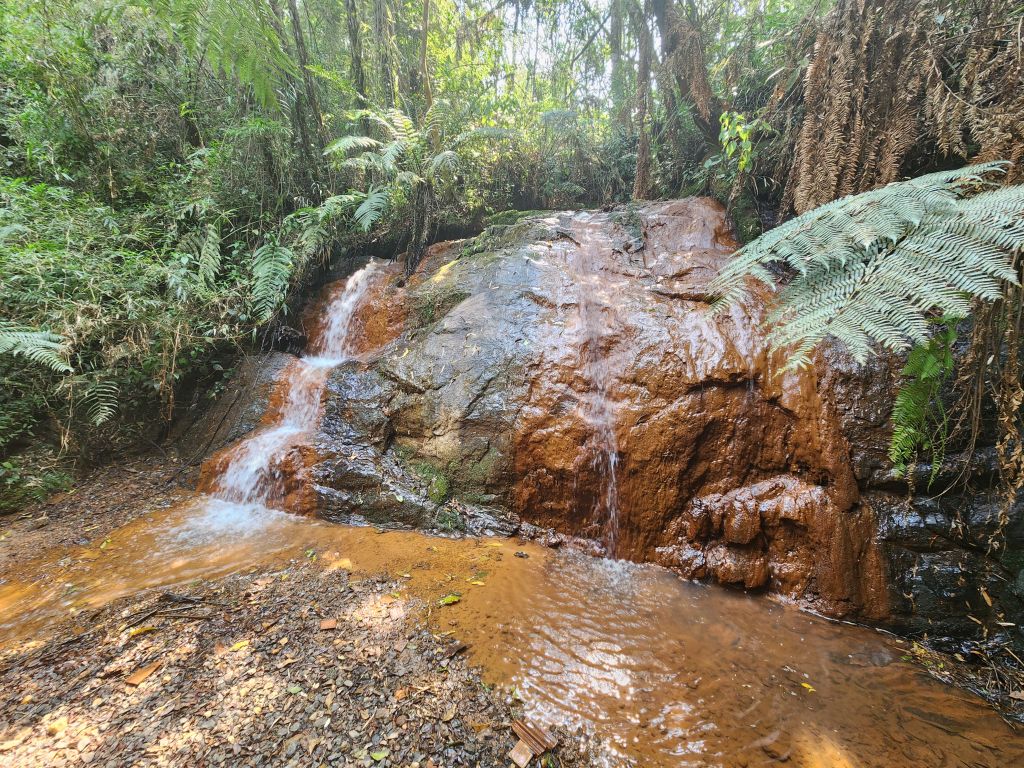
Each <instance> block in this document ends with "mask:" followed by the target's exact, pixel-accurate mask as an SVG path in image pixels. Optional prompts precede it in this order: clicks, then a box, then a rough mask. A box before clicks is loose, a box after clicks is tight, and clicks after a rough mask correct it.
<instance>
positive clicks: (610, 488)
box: [304, 199, 1024, 636]
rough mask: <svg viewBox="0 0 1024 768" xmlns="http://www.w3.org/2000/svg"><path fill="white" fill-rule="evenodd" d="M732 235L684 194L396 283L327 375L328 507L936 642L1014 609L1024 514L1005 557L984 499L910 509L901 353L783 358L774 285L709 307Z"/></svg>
mask: <svg viewBox="0 0 1024 768" xmlns="http://www.w3.org/2000/svg"><path fill="white" fill-rule="evenodd" d="M735 247H736V244H735V242H734V241H733V240H732V237H731V235H730V233H729V229H728V227H727V225H726V218H725V215H724V212H723V210H722V209H721V207H720V206H718V205H717V204H715V203H714V202H711V201H708V200H701V199H689V200H682V201H675V202H668V203H658V204H652V205H647V206H644V207H641V208H637V209H629V210H620V211H613V212H608V213H593V212H589V213H588V212H582V213H576V214H570V213H566V214H552V215H550V216H545V217H532V218H528V219H524V220H522V221H520V222H518V223H515V224H512V225H508V226H505V227H500V228H494V229H492V230H490V231H489V232H487V233H485V234H484V235H482V236H481V237H479V238H477V239H476V240H473V241H469V242H460V243H444V244H440V245H437V246H434V247H433V248H432V249H431V250H430V252H429V254H428V256H427V258H426V259H425V261H424V263H423V265H422V266H421V268H420V270H419V271H418V273H417V274H416V275H415V276H414V277H413V278H412V279H411V280H410V281H408V283H405V282H404V281H403V280H402V279H401V276H400V274H399V272H398V270H397V268H396V269H395V270H394V271H393V272H391V273H389V274H386V275H384V276H383V279H380V280H378V282H376V283H375V284H374V285H373V286H372V288H371V290H370V297H369V298H368V300H366V301H365V302H364V304H363V305H362V306H361V309H360V310H359V311H358V312H357V314H356V316H355V318H354V321H353V322H354V334H355V338H357V339H358V341H359V343H358V345H357V351H358V352H359V353H361V357H360V358H359V359H357V360H353V361H351V362H349V363H346V364H345V365H342V366H339V367H338V368H336V369H335V370H334V371H333V372H332V373H331V375H330V378H329V379H328V383H327V388H326V393H325V397H324V406H323V407H324V411H323V417H322V419H321V424H320V428H319V431H318V433H317V434H316V435H315V439H314V443H315V449H316V450H315V453H316V460H315V461H313V462H312V464H311V466H310V467H309V468H308V469H307V470H306V472H305V478H306V481H308V484H310V485H312V487H313V489H314V492H315V498H316V504H315V506H316V508H317V509H318V511H319V514H321V515H323V516H324V517H327V518H329V519H332V520H338V521H345V522H349V521H354V522H370V523H373V524H377V525H409V526H420V527H429V528H434V529H441V530H468V531H470V532H488V531H491V532H505V531H509V530H513V529H514V528H515V527H517V526H518V527H520V528H521V530H523V531H525V532H533V533H538V532H539V531H542V530H543V531H547V532H545V533H543V534H539V535H543V536H544V537H545V540H547V541H549V543H554V544H557V543H559V542H564V541H569V540H572V541H577V542H578V540H579V538H580V537H582V538H583V539H585V540H588V541H590V542H591V546H593V547H596V548H599V549H603V550H604V551H605V552H608V551H611V552H613V553H614V554H615V555H616V556H618V557H626V558H630V559H634V560H646V561H653V562H657V563H661V564H663V565H665V566H667V567H670V568H673V569H675V570H676V571H678V572H679V573H680V574H682V575H684V576H687V577H693V578H701V579H708V580H714V581H718V582H721V583H725V584H731V585H736V586H740V587H744V588H749V589H770V590H773V591H776V592H778V593H781V594H785V595H788V596H791V597H794V598H798V599H802V600H806V601H809V602H811V603H813V604H814V605H815V607H817V608H818V609H819V610H822V611H824V612H827V613H830V614H832V615H837V616H853V617H858V618H861V619H868V620H878V621H885V622H888V623H890V624H894V625H896V626H898V627H900V628H904V629H909V630H914V631H928V632H930V633H931V634H933V635H934V634H936V633H948V634H950V635H960V636H963V635H964V634H965V633H968V632H977V631H978V629H977V628H978V625H977V624H976V623H975V622H974V621H973V620H972V619H971V618H969V615H970V616H973V617H974V618H979V619H981V620H983V621H986V622H989V621H996V620H1004V621H1006V622H1014V621H1016V619H1015V618H1013V616H1015V615H1016V614H1015V613H1014V611H1017V612H1020V608H1019V606H1020V604H1021V600H1020V599H1019V598H1021V597H1024V579H1021V578H1019V577H1018V574H1019V573H1020V571H1021V568H1020V563H1017V564H1015V561H1014V555H1013V554H1012V553H1013V551H1017V552H1020V551H1024V509H1022V510H1021V511H1020V512H1018V513H1014V515H1015V516H1011V517H1012V521H1011V524H1010V525H1008V526H1004V528H1006V529H1007V533H1008V536H1009V538H1010V539H1013V540H1014V541H1017V540H1018V539H1019V540H1020V541H1018V542H1017V543H1016V544H1011V546H1010V547H1008V548H1007V550H1005V551H1004V552H1002V553H996V555H995V556H992V554H991V553H989V552H987V550H986V549H985V546H986V545H984V544H983V543H982V540H981V535H982V533H983V532H984V531H986V530H988V529H989V528H990V527H991V522H992V521H991V517H992V513H991V511H989V512H986V511H985V510H986V509H989V510H990V507H986V506H985V504H986V502H985V501H984V499H980V500H979V499H973V498H972V499H966V498H949V499H947V500H945V501H935V502H934V503H933V502H932V501H931V500H929V499H928V498H927V497H925V496H918V497H915V498H914V499H912V500H909V501H908V500H907V492H906V488H905V484H903V483H902V481H900V480H899V479H898V478H896V477H895V476H894V474H893V472H892V468H891V465H890V464H889V462H888V459H887V457H886V454H887V448H888V441H889V435H890V433H889V414H890V412H891V403H892V398H893V395H894V393H895V390H896V386H897V383H898V371H899V364H898V362H894V361H891V360H886V359H879V360H876V361H874V362H872V363H871V364H870V365H869V366H867V367H862V366H857V365H855V364H854V363H853V362H852V361H851V360H850V359H849V358H848V356H846V355H845V353H844V352H843V351H842V350H841V349H839V348H834V347H833V348H830V347H826V348H825V349H823V350H822V351H821V353H820V354H819V355H818V358H817V360H816V362H815V365H814V366H813V367H812V368H809V369H807V370H802V371H784V370H782V365H783V363H784V358H783V357H782V356H780V355H778V354H776V353H772V352H771V350H770V349H769V346H768V344H767V341H766V327H765V326H766V320H765V315H766V311H765V299H766V296H764V295H763V294H755V295H754V296H753V297H752V298H751V299H749V300H748V301H747V302H746V303H745V304H744V305H742V306H739V307H734V308H731V309H729V310H726V311H725V312H723V313H721V314H719V315H711V314H710V313H709V312H708V306H707V303H706V302H707V296H706V291H707V286H708V284H709V281H710V280H711V279H712V278H713V277H714V275H715V274H716V273H717V271H718V269H719V268H720V267H721V266H722V265H723V264H724V263H725V262H726V261H727V260H728V259H729V258H730V257H731V254H732V252H733V251H734V250H735ZM314 322H315V318H307V319H306V320H305V321H304V325H307V326H308V325H310V324H311V323H314ZM964 509H966V510H968V512H966V513H965V512H964V511H963V510H964ZM964 514H966V515H967V516H968V517H970V519H971V522H970V524H969V525H968V526H967V527H966V528H963V527H962V526H961V527H960V528H958V529H957V530H959V531H960V533H956V534H952V533H950V530H951V528H956V527H957V526H959V525H960V523H959V522H958V521H959V520H960V518H961V517H963V515H964ZM965 530H966V531H967V533H966V534H964V533H963V531H965ZM551 531H553V532H551ZM1014 537H1016V538H1014ZM1013 547H1016V550H1014V549H1013ZM1007 552H1009V553H1010V554H1006V553H1007ZM993 565H994V568H993V567H991V566H993ZM972 573H973V574H981V575H979V576H977V577H975V576H972V575H971V574H972ZM1018 582H1020V583H1018ZM982 588H984V590H985V594H987V595H989V597H990V598H991V599H992V600H993V605H992V606H989V605H988V604H987V600H986V598H985V597H984V596H983V595H982V593H981V591H980V590H981V589H982ZM1018 593H1019V594H1018ZM1000 616H1001V617H1002V618H1001V619H1000V618H999V617H1000Z"/></svg>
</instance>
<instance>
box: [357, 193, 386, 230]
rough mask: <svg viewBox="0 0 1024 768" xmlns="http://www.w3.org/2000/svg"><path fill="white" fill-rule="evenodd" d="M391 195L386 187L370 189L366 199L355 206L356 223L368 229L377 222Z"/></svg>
mask: <svg viewBox="0 0 1024 768" xmlns="http://www.w3.org/2000/svg"><path fill="white" fill-rule="evenodd" d="M390 199H391V195H390V193H389V192H388V191H387V190H386V189H378V190H371V192H370V193H369V194H368V195H367V196H366V199H364V200H363V202H362V203H360V205H359V207H358V208H356V212H355V220H356V224H358V225H359V226H360V227H362V228H363V231H364V232H365V231H369V229H370V227H372V226H373V225H374V224H376V223H377V221H378V220H379V219H380V217H381V216H383V215H384V211H385V210H386V209H387V207H388V203H389V202H390Z"/></svg>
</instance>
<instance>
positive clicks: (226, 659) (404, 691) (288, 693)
mask: <svg viewBox="0 0 1024 768" xmlns="http://www.w3.org/2000/svg"><path fill="white" fill-rule="evenodd" d="M395 587H396V585H395V584H393V583H390V582H388V581H386V580H382V579H368V580H363V581H358V580H355V579H351V578H349V574H348V573H347V572H345V571H344V570H328V569H326V568H324V567H322V566H321V565H320V564H318V563H315V562H311V561H310V560H308V559H307V560H305V561H300V562H295V563H293V564H292V565H290V566H289V567H286V568H284V569H279V570H275V571H273V572H265V571H258V572H253V573H247V574H243V575H236V576H229V577H225V578H223V579H219V580H215V581H210V582H204V583H201V584H196V585H194V586H192V587H191V588H189V589H187V590H181V591H179V592H175V593H169V592H162V591H161V592H148V593H144V594H140V595H137V596H135V597H131V598H126V599H123V600H120V601H117V602H115V603H113V604H111V605H109V606H107V607H105V608H103V609H100V610H99V611H96V612H95V613H94V614H93V615H92V616H90V617H89V623H90V624H91V628H90V629H88V630H87V631H85V632H84V633H82V634H79V635H77V636H68V637H61V636H60V635H58V636H57V637H56V638H54V639H52V640H50V641H48V642H43V643H31V642H30V643H26V644H23V645H21V646H19V647H15V648H10V649H8V650H6V651H4V652H3V653H2V654H0V686H2V689H3V691H4V693H3V694H2V695H0V711H2V712H3V715H2V717H0V765H3V766H12V768H13V766H44V765H45V766H63V765H83V764H92V765H104V766H127V765H171V766H197V765H199V766H208V765H232V766H234V765H252V766H257V765H258V766H267V765H332V766H371V765H378V766H382V768H383V767H385V766H424V767H425V766H437V767H438V768H440V766H495V765H503V764H506V763H507V760H506V757H505V755H506V753H507V752H508V751H509V750H510V749H511V748H512V747H513V745H514V743H515V737H514V736H513V733H512V731H511V729H510V724H511V720H512V718H513V717H514V715H515V711H514V709H513V708H511V707H509V706H508V705H507V704H506V703H505V702H504V701H502V700H501V694H500V693H499V692H496V691H492V690H488V689H487V688H486V687H485V686H483V685H482V684H481V682H480V680H479V678H478V677H477V675H476V673H475V672H474V671H472V670H470V669H469V668H468V667H467V665H466V663H465V661H464V660H463V658H462V656H461V654H460V650H461V647H460V645H459V644H457V643H455V642H454V641H452V640H449V639H448V638H447V637H445V636H444V635H434V634H431V632H430V631H429V630H428V629H427V628H426V625H425V624H424V621H423V610H422V609H423V604H422V603H418V602H416V601H414V600H403V599H396V598H395V597H394V596H393V595H392V593H393V592H394V591H395ZM560 741H561V745H560V747H559V748H558V749H557V750H556V755H557V758H558V761H559V763H558V764H560V765H563V766H584V765H590V762H589V759H588V758H586V757H585V756H584V750H583V749H582V748H581V746H580V743H579V741H578V740H577V739H574V738H571V737H568V736H567V735H566V734H560Z"/></svg>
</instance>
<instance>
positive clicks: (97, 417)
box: [82, 381, 121, 427]
mask: <svg viewBox="0 0 1024 768" xmlns="http://www.w3.org/2000/svg"><path fill="white" fill-rule="evenodd" d="M120 394H121V391H120V389H118V387H117V385H116V384H115V383H114V382H112V381H92V382H90V384H89V385H88V386H87V388H86V390H85V392H84V393H83V394H82V404H83V405H84V406H85V409H86V411H85V417H86V419H88V421H89V423H90V424H92V425H93V426H94V427H99V426H102V425H103V424H105V423H106V422H108V421H110V420H111V419H112V418H114V416H115V415H116V414H117V409H118V400H119V397H120Z"/></svg>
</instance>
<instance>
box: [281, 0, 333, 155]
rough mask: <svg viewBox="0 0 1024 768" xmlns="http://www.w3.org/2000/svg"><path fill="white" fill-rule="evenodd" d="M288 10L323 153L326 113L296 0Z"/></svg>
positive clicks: (318, 143) (325, 143) (318, 145)
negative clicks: (322, 109) (322, 110)
mask: <svg viewBox="0 0 1024 768" xmlns="http://www.w3.org/2000/svg"><path fill="white" fill-rule="evenodd" d="M288 10H289V11H290V14H289V15H290V16H291V19H292V36H293V37H294V38H295V54H296V56H297V57H298V59H299V68H300V69H301V70H302V83H303V86H304V87H305V91H306V101H307V103H308V105H309V112H310V114H311V116H312V118H313V126H314V128H315V129H316V139H317V148H318V149H319V150H320V152H321V153H322V152H323V151H324V147H326V146H327V126H325V125H324V115H323V112H321V111H320V99H319V98H318V97H317V93H316V83H314V82H313V74H312V73H311V72H310V71H309V53H308V52H307V51H306V38H305V36H304V35H303V34H302V20H301V19H300V18H299V8H298V5H297V4H296V2H295V0H288Z"/></svg>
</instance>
